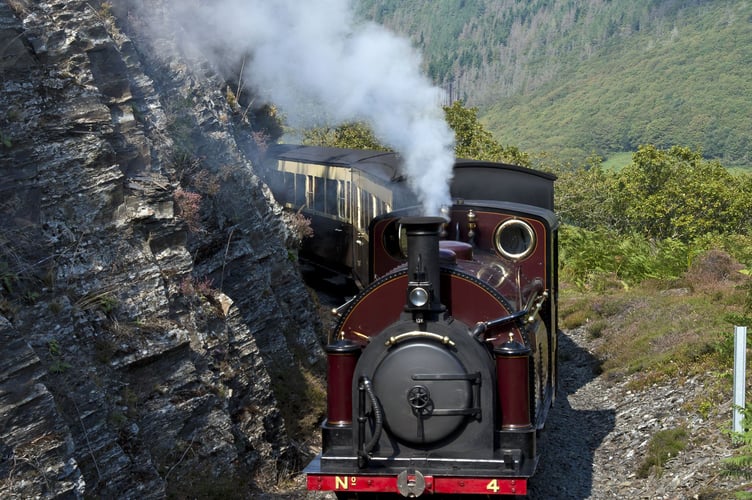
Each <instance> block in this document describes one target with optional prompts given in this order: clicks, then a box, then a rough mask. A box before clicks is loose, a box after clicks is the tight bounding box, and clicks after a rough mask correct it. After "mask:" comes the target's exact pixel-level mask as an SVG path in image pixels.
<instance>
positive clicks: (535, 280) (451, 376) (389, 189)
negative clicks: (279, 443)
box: [277, 148, 558, 498]
mask: <svg viewBox="0 0 752 500" xmlns="http://www.w3.org/2000/svg"><path fill="white" fill-rule="evenodd" d="M296 150H297V151H296ZM319 153H320V154H321V158H317V154H319ZM333 154H336V155H339V156H338V157H339V158H342V157H348V158H350V159H351V160H352V159H353V158H356V157H360V155H363V158H367V160H365V162H363V163H360V164H359V163H358V161H356V162H354V163H347V162H340V163H338V164H336V165H335V163H336V162H332V161H331V158H332V155H333ZM353 154H354V155H355V156H352V155H353ZM348 155H349V156H348ZM277 158H278V159H279V161H280V163H279V165H283V162H287V163H284V165H287V167H280V171H282V170H285V168H287V170H288V172H287V174H289V173H290V172H289V170H293V169H291V168H290V162H293V164H295V165H297V166H296V167H295V168H294V170H296V173H294V175H306V176H309V177H308V178H307V179H304V178H300V179H298V180H299V181H300V182H306V181H309V182H311V183H312V184H313V185H314V186H315V183H316V182H317V181H316V179H315V178H311V177H310V176H311V175H312V174H310V172H319V173H321V174H322V175H325V176H327V175H328V176H329V180H330V181H335V182H331V183H330V184H329V185H330V186H331V187H332V189H335V190H336V189H337V187H338V186H340V184H337V182H336V181H338V180H342V179H347V176H346V175H345V174H346V172H345V170H348V171H350V172H352V171H355V172H357V176H358V178H359V179H364V178H367V179H368V183H365V184H362V185H360V186H358V185H357V184H356V183H354V182H353V183H352V184H350V185H348V184H341V187H342V191H338V190H337V191H336V192H337V193H338V195H337V196H339V195H340V194H343V192H344V191H345V190H347V189H350V190H352V191H351V193H350V194H349V195H348V194H346V193H345V194H344V195H343V196H342V198H341V199H342V200H343V201H346V200H347V199H349V200H351V201H352V200H366V201H367V202H370V201H373V202H372V203H371V204H370V206H371V208H373V210H372V211H371V212H370V213H369V214H368V224H367V228H366V227H365V224H362V223H361V221H358V220H354V219H353V218H352V217H350V218H349V220H348V219H347V218H346V217H340V219H341V220H339V221H338V220H336V217H329V219H330V223H329V224H328V226H326V225H323V224H319V225H318V227H319V230H321V231H322V233H316V234H315V235H314V239H315V238H323V239H327V238H339V240H338V241H339V243H338V244H339V245H340V249H341V252H340V254H339V255H340V256H342V261H341V262H339V263H338V265H339V267H340V268H341V269H345V270H350V271H351V272H352V273H353V274H355V276H356V279H357V281H358V282H359V283H360V284H361V285H362V287H363V288H362V290H361V291H360V293H359V294H358V295H356V296H355V297H354V298H353V299H351V300H350V301H348V302H347V303H346V304H345V305H343V306H342V307H340V308H339V310H338V313H339V315H340V317H339V320H338V323H337V325H336V327H335V329H334V330H333V332H332V333H331V335H330V339H329V342H328V345H327V346H326V351H327V356H328V381H327V383H328V386H327V387H328V393H327V397H328V401H327V416H326V419H325V421H324V422H323V424H322V426H321V432H322V451H321V453H320V454H319V455H318V456H317V457H316V458H315V459H314V460H313V462H311V464H310V465H309V466H308V467H307V468H306V469H305V473H306V475H307V485H308V489H311V490H322V491H323V490H329V491H335V492H336V493H337V496H338V497H340V498H351V497H353V498H356V497H357V496H358V495H359V494H362V493H374V492H380V493H381V492H389V493H396V494H402V495H403V496H408V497H416V496H421V495H429V494H484V495H525V494H526V493H527V482H528V479H529V478H530V477H531V476H533V474H534V473H535V469H536V466H537V463H538V458H539V456H538V450H537V446H536V438H537V435H538V433H539V431H540V430H541V429H542V428H543V425H544V423H545V420H546V416H547V413H548V409H549V408H550V407H551V404H552V402H553V399H554V394H555V390H556V375H557V357H556V353H557V307H556V305H557V294H558V290H557V273H556V270H557V259H558V255H557V230H558V219H557V217H556V216H555V214H554V212H553V182H554V178H553V176H550V175H548V174H545V173H541V172H537V171H533V170H529V169H525V168H521V167H516V166H512V165H505V164H498V163H487V162H477V161H458V162H457V163H456V165H455V168H454V178H453V181H452V185H451V194H452V198H453V203H452V205H451V206H450V207H446V210H445V212H444V213H443V216H442V217H425V216H422V214H421V213H420V210H419V208H418V207H415V206H412V205H411V203H410V201H409V200H410V199H411V198H410V197H409V196H405V195H404V192H403V191H404V190H405V186H404V182H403V180H402V179H401V178H400V176H399V175H396V174H394V173H391V174H388V175H381V174H380V175H378V176H375V177H374V176H373V174H369V173H368V172H361V171H360V170H359V169H361V168H362V169H364V170H368V168H369V166H368V165H367V163H369V162H370V163H372V162H373V161H374V158H379V161H380V162H382V163H380V166H379V168H380V169H381V170H380V172H382V173H383V172H387V173H388V172H389V169H388V168H386V169H385V165H386V164H389V163H390V162H392V161H394V162H395V163H394V165H393V167H394V172H398V168H399V165H398V164H397V163H398V161H399V158H398V157H396V155H395V156H393V157H392V156H389V155H387V156H382V155H381V154H376V153H374V152H370V156H369V155H368V153H352V152H350V153H338V152H337V150H331V149H326V150H320V151H317V150H316V148H313V149H311V148H303V149H302V150H301V149H300V148H289V149H286V150H285V151H283V152H282V153H280V154H279V156H278V157H277ZM296 158H297V159H296ZM301 158H303V160H301ZM327 158H328V159H329V164H330V165H334V167H337V168H343V169H345V170H343V171H341V172H336V171H335V170H336V169H335V168H334V167H332V168H318V167H321V166H326V165H327ZM385 158H386V159H388V160H389V161H386V162H384V159H385ZM314 160H315V161H316V162H318V163H315V164H314V165H316V166H318V167H314V168H313V169H310V170H307V171H306V172H308V173H304V172H303V171H302V170H303V169H302V165H303V164H304V163H306V162H312V161H314ZM387 166H388V165H387ZM317 168H318V170H317ZM290 179H292V178H291V177H290V176H289V175H287V180H288V181H289V180H290ZM374 179H379V182H376V181H375V180H374ZM377 184H378V185H377ZM325 185H327V183H326V180H324V181H323V182H319V186H325ZM367 187H370V188H371V189H372V190H373V191H378V195H379V196H380V197H381V198H379V199H378V200H376V199H375V198H372V197H370V194H368V193H370V192H368V191H365V189H366V188H367ZM293 191H294V190H290V189H289V188H288V189H287V190H286V191H285V190H279V191H277V192H279V193H280V194H281V193H284V192H288V193H290V192H293ZM364 192H366V193H367V194H366V195H365V196H364V194H363V193H364ZM387 193H392V194H393V195H394V196H392V195H389V194H387ZM396 193H400V194H399V195H396ZM390 196H391V197H390ZM383 198H388V200H387V201H385V200H384V199H383ZM402 200H408V201H402ZM283 201H284V200H283ZM376 207H382V208H383V210H377V209H376ZM307 209H308V207H307V206H305V205H304V206H302V210H303V212H304V213H306V214H307V215H309V216H311V217H321V216H324V215H326V214H320V213H319V214H317V213H316V211H315V210H307ZM346 213H347V209H346V208H343V212H342V214H346ZM349 213H350V214H362V213H363V208H362V207H357V206H355V207H350V209H349ZM348 224H349V227H347V226H346V225H348ZM316 226H317V224H315V223H314V231H317V227H316ZM326 227H331V228H333V229H332V230H331V234H327V231H328V230H327V229H326ZM343 234H348V235H352V236H350V241H348V240H347V238H344V239H343ZM329 243H332V242H329ZM354 247H357V248H354ZM331 255H332V254H331V253H329V254H328V256H329V257H330V258H331ZM347 256H351V260H349V261H348V260H347ZM312 258H314V259H315V258H316V256H315V252H314V255H312ZM330 264H331V263H330Z"/></svg>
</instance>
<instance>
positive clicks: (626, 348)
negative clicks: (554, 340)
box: [559, 271, 747, 399]
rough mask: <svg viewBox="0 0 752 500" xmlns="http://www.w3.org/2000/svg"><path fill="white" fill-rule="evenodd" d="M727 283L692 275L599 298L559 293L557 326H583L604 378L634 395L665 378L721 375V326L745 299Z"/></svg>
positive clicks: (729, 330) (727, 363)
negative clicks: (623, 382) (623, 385)
mask: <svg viewBox="0 0 752 500" xmlns="http://www.w3.org/2000/svg"><path fill="white" fill-rule="evenodd" d="M732 278H733V279H717V280H713V279H709V278H708V277H707V275H706V274H705V273H702V272H697V271H695V272H694V273H693V274H692V275H688V276H686V277H684V278H682V279H680V280H673V281H671V282H655V281H653V282H645V283H643V284H641V285H637V286H634V287H632V288H630V289H609V290H608V291H606V292H600V293H594V292H581V291H577V290H576V289H574V288H568V287H562V294H561V299H560V310H559V311H560V321H561V326H562V327H563V328H576V327H580V326H584V327H585V328H586V329H587V332H588V334H589V337H590V338H591V339H594V340H595V341H594V344H595V345H596V347H595V354H596V355H597V356H598V357H599V358H600V359H601V360H602V362H603V364H602V369H603V372H604V375H605V376H606V377H607V378H609V379H613V380H621V379H623V378H624V377H626V376H631V377H630V378H631V382H630V383H631V384H632V386H633V388H634V389H640V388H644V387H647V386H649V385H650V384H653V383H655V382H659V381H664V380H667V379H669V378H676V377H691V376H693V375H697V374H706V373H711V374H719V375H723V374H727V373H728V372H729V370H730V369H731V364H732V362H733V348H732V342H733V325H732V324H731V323H729V322H728V321H727V319H726V318H727V316H728V315H730V314H739V313H741V312H742V310H743V308H744V303H745V295H746V293H747V292H746V290H745V289H744V288H743V286H741V285H740V283H741V281H736V279H737V277H732ZM738 279H743V278H741V275H739V277H738ZM708 397H709V398H711V399H715V398H714V397H712V395H708Z"/></svg>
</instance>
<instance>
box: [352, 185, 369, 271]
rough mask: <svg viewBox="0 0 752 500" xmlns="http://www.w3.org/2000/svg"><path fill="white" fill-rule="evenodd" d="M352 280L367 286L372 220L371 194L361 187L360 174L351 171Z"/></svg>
mask: <svg viewBox="0 0 752 500" xmlns="http://www.w3.org/2000/svg"><path fill="white" fill-rule="evenodd" d="M352 186H353V197H352V200H353V202H354V205H355V207H354V210H353V214H352V217H353V231H352V237H353V242H352V250H353V263H352V270H353V278H354V279H355V281H356V282H357V283H358V284H359V285H360V286H365V285H367V284H368V282H369V279H368V224H369V223H370V222H371V219H372V218H373V208H372V206H371V194H370V193H369V192H368V191H367V190H366V189H365V188H364V187H363V179H362V178H361V176H360V172H358V171H353V183H352Z"/></svg>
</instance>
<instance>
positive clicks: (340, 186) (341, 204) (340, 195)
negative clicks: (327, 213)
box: [337, 181, 347, 219]
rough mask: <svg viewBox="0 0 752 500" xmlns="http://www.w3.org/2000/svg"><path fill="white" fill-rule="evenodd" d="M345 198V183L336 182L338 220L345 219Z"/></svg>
mask: <svg viewBox="0 0 752 500" xmlns="http://www.w3.org/2000/svg"><path fill="white" fill-rule="evenodd" d="M345 207H347V197H346V192H345V181H337V216H338V217H339V218H340V219H346V218H347V211H346V208H345Z"/></svg>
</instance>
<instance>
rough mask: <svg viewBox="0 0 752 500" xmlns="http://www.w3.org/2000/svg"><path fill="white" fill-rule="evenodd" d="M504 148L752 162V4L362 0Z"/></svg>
mask: <svg viewBox="0 0 752 500" xmlns="http://www.w3.org/2000/svg"><path fill="white" fill-rule="evenodd" d="M358 4H359V9H360V13H361V14H362V15H363V16H364V17H366V18H369V19H373V20H375V21H377V22H379V23H381V24H384V25H386V26H389V27H391V28H392V29H394V30H396V31H398V32H401V33H404V34H406V35H408V36H410V37H411V39H412V40H413V41H414V43H415V44H416V45H418V46H419V47H420V48H421V50H422V51H423V54H424V59H425V60H424V65H425V68H426V71H427V73H428V74H429V75H430V76H431V78H433V80H434V81H435V82H436V83H437V84H440V85H442V86H444V87H445V88H446V89H447V91H450V92H451V94H452V97H453V98H455V99H456V98H459V99H461V100H463V101H464V102H465V104H466V105H470V106H477V107H478V108H479V109H480V114H481V117H482V119H483V122H484V123H485V124H486V126H487V127H488V128H489V130H491V131H492V133H493V134H494V136H495V137H496V138H497V139H498V140H499V141H500V142H502V143H503V144H507V145H514V146H518V147H520V149H522V150H527V151H541V150H545V151H549V152H551V153H554V154H557V155H560V156H561V157H563V158H572V159H581V158H583V157H585V156H587V155H588V154H590V153H593V152H596V153H598V154H600V155H602V156H604V157H607V156H608V155H609V154H611V153H614V152H619V151H634V150H636V149H637V147H638V146H639V145H641V144H647V143H650V144H654V145H656V146H659V147H670V146H672V145H682V146H689V147H692V148H699V149H701V150H702V151H703V153H704V155H705V156H706V157H710V158H718V159H720V160H721V161H722V162H723V163H724V164H725V165H727V166H732V165H740V166H749V165H752V139H750V137H749V130H751V129H752V101H750V100H749V99H748V98H747V96H748V95H750V92H752V52H750V50H749V47H750V46H752V4H750V2H745V1H739V0H715V1H707V0H705V1H703V0H693V1H679V0H670V1H658V0H634V1H631V2H614V1H608V0H589V1H586V2H575V1H574V0H556V1H554V2H545V1H540V0H539V1H531V2H516V1H513V0H502V1H499V0H493V1H492V0H475V1H470V0H462V1H455V0H451V1H447V0H438V1H437V0H413V1H411V2H399V1H397V0H359V2H358Z"/></svg>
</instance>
